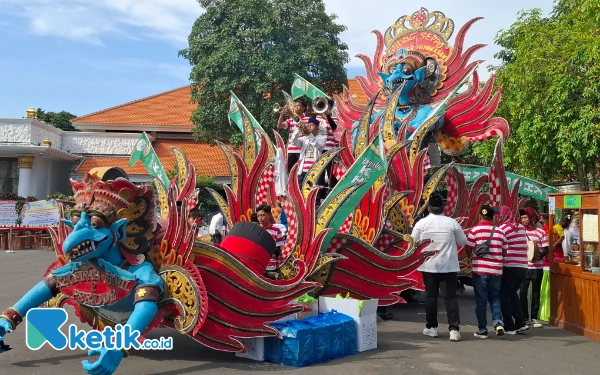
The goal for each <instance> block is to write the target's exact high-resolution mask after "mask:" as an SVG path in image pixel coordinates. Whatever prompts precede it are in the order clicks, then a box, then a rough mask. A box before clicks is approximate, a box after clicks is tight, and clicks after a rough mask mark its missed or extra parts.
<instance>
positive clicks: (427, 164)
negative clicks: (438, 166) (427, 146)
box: [423, 154, 431, 170]
mask: <svg viewBox="0 0 600 375" xmlns="http://www.w3.org/2000/svg"><path fill="white" fill-rule="evenodd" d="M429 168H431V159H430V158H429V154H425V162H424V163H423V169H425V170H428V169H429Z"/></svg>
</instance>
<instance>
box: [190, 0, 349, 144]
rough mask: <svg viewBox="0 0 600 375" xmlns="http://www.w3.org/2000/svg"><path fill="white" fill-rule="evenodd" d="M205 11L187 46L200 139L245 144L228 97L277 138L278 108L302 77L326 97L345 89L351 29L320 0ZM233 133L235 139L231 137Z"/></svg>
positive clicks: (220, 0) (217, 2)
mask: <svg viewBox="0 0 600 375" xmlns="http://www.w3.org/2000/svg"><path fill="white" fill-rule="evenodd" d="M199 3H200V5H201V6H202V7H203V8H204V9H205V10H206V11H205V13H203V14H202V15H201V16H200V17H199V18H198V19H197V20H196V22H195V23H194V26H193V28H192V31H191V33H190V36H189V48H187V49H184V50H182V51H180V52H179V54H180V56H183V57H184V58H186V59H187V60H189V62H190V64H191V65H192V72H191V75H190V80H191V81H192V96H193V99H192V100H193V101H194V103H198V108H197V109H196V110H195V111H194V113H193V115H192V121H193V122H194V124H196V129H195V130H194V135H195V137H196V139H197V140H199V141H202V142H210V143H213V142H214V141H215V140H223V141H231V142H232V143H234V144H236V145H237V144H239V143H240V142H241V137H240V136H239V135H238V134H237V133H239V131H238V130H237V128H236V127H235V126H233V127H232V126H230V125H229V121H228V118H227V113H228V110H229V100H230V91H233V92H234V93H235V94H236V95H237V96H238V98H239V99H240V100H241V101H242V102H243V103H244V105H246V107H247V108H248V110H250V112H251V113H252V114H253V115H254V116H255V117H256V119H257V120H258V122H259V123H260V124H261V125H262V126H263V127H264V128H265V130H267V133H269V134H270V133H271V131H270V130H271V129H273V128H274V126H275V125H276V123H277V117H276V115H275V114H274V113H273V111H272V109H273V105H274V104H275V103H283V95H282V94H281V90H285V91H288V92H289V91H290V89H291V86H292V81H293V78H294V73H297V74H299V75H301V76H303V77H305V78H306V79H308V80H309V81H310V82H311V83H313V84H315V85H316V86H318V87H320V88H321V89H323V90H324V91H325V92H341V89H342V84H347V77H346V71H345V69H344V64H345V63H347V62H348V61H349V59H348V53H347V52H346V51H347V49H348V47H347V46H346V45H345V44H344V43H342V42H341V41H340V40H339V37H338V36H339V34H340V33H341V32H343V31H344V30H346V27H345V26H342V25H338V24H336V23H335V22H334V21H335V19H336V18H337V17H336V16H335V15H327V14H326V13H325V5H324V3H323V1H322V0H302V1H300V0H227V1H224V0H199ZM232 135H236V136H237V137H234V138H232Z"/></svg>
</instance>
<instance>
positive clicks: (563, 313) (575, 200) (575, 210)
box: [548, 191, 600, 340]
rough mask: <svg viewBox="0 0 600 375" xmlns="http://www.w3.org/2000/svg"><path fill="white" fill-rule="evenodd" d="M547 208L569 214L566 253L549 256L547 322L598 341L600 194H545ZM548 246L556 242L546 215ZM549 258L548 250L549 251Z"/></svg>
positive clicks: (599, 311)
mask: <svg viewBox="0 0 600 375" xmlns="http://www.w3.org/2000/svg"><path fill="white" fill-rule="evenodd" d="M549 197H550V209H551V210H552V209H553V207H555V209H556V210H561V215H565V214H566V213H568V214H571V215H572V222H571V225H570V226H569V227H568V230H569V234H568V235H569V236H570V237H571V241H570V252H569V254H568V256H567V257H565V259H564V261H561V262H557V261H556V259H554V257H553V256H549V257H548V258H549V264H550V295H551V298H550V323H551V324H553V325H556V326H558V327H561V328H565V329H568V330H570V331H572V332H575V333H578V334H582V335H585V336H588V337H590V338H593V339H595V340H600V268H599V265H598V240H599V238H598V232H599V231H600V223H599V222H598V211H599V210H600V191H594V192H575V193H564V194H563V193H561V194H549ZM549 224H550V228H551V229H550V238H549V240H550V246H552V244H553V243H554V242H556V241H557V240H558V238H557V234H556V233H555V232H554V231H553V230H552V228H553V226H554V224H555V223H554V217H553V215H549ZM550 255H552V249H550Z"/></svg>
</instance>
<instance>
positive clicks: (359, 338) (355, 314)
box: [319, 296, 379, 352]
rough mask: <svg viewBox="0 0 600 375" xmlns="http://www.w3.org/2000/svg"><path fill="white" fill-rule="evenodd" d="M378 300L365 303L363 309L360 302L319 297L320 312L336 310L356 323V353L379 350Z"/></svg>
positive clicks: (333, 297) (332, 297)
mask: <svg viewBox="0 0 600 375" xmlns="http://www.w3.org/2000/svg"><path fill="white" fill-rule="evenodd" d="M378 305H379V300H378V299H372V300H365V301H363V306H362V309H360V306H359V300H356V299H345V298H344V299H341V298H335V296H322V297H319V312H329V311H331V310H336V311H338V312H340V313H342V314H346V315H348V316H350V317H352V319H354V322H355V323H356V351H358V352H364V351H365V350H371V349H377V306H378Z"/></svg>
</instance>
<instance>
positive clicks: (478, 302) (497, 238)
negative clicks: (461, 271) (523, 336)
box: [465, 204, 508, 339]
mask: <svg viewBox="0 0 600 375" xmlns="http://www.w3.org/2000/svg"><path fill="white" fill-rule="evenodd" d="M494 211H495V210H494V209H493V208H492V207H491V206H489V205H487V204H485V205H483V206H481V209H480V210H479V216H480V221H479V224H477V225H475V226H474V227H473V228H471V230H470V231H469V234H468V235H467V245H466V246H465V251H466V252H467V255H468V256H471V257H472V262H471V263H472V270H473V271H472V272H473V290H474V291H475V315H476V316H477V326H478V331H477V332H475V337H477V338H481V339H486V338H487V337H488V328H487V313H486V310H487V304H488V301H489V303H490V310H491V311H492V325H493V326H494V329H495V330H496V335H498V336H502V335H504V322H503V320H502V303H501V301H500V288H501V286H502V269H503V261H504V255H505V254H506V251H507V249H508V245H507V242H506V235H505V234H504V230H503V229H502V228H500V227H498V226H496V225H495V224H494V223H493V222H492V220H493V218H494ZM486 243H489V246H488V247H487V252H483V253H479V254H478V252H477V248H478V247H479V246H480V245H482V244H486Z"/></svg>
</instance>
